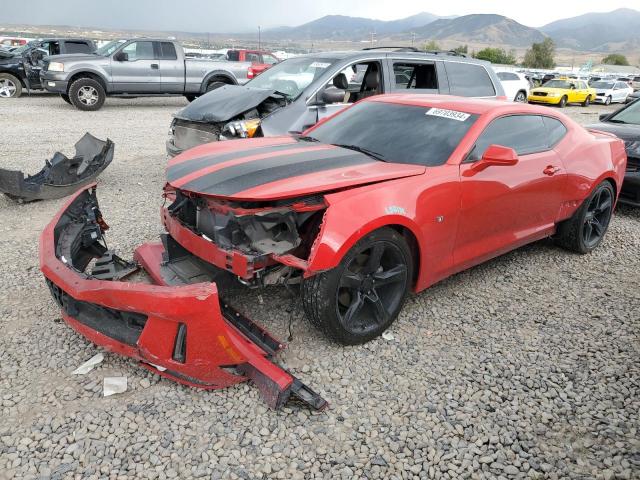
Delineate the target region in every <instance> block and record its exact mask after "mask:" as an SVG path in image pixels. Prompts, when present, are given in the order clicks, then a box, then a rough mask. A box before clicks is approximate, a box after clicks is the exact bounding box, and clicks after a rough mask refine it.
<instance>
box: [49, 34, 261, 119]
mask: <svg viewBox="0 0 640 480" xmlns="http://www.w3.org/2000/svg"><path fill="white" fill-rule="evenodd" d="M251 66H252V63H251V62H231V61H227V60H207V59H199V58H185V55H184V51H183V49H182V46H181V45H180V44H179V43H178V42H175V41H172V40H166V39H151V38H135V39H130V40H114V41H112V42H109V43H107V44H106V45H104V46H102V47H101V48H99V49H98V50H97V51H96V52H95V53H92V54H87V55H75V54H74V55H52V56H50V57H46V58H45V62H44V67H43V69H42V72H41V73H40V80H41V83H42V85H43V86H44V88H45V89H47V90H48V91H50V92H55V93H59V94H60V96H61V97H62V98H63V99H64V101H66V102H67V103H70V104H71V105H73V106H75V107H76V108H77V109H79V110H89V111H93V110H99V109H100V108H101V107H102V104H103V103H104V101H105V98H106V97H107V96H119V97H142V96H166V95H172V96H175V95H184V96H186V97H187V98H188V99H189V100H190V101H191V100H193V99H194V98H196V97H198V96H199V95H202V94H204V93H206V92H208V91H211V90H214V89H216V88H218V87H221V86H223V85H243V84H245V83H246V82H247V81H248V80H249V78H248V76H251V75H252V73H253V72H252V71H250V69H251Z"/></svg>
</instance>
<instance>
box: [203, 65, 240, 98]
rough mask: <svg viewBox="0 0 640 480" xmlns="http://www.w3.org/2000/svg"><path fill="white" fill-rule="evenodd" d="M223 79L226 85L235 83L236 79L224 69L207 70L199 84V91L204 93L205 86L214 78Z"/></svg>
mask: <svg viewBox="0 0 640 480" xmlns="http://www.w3.org/2000/svg"><path fill="white" fill-rule="evenodd" d="M217 79H218V80H220V81H223V82H225V83H227V84H228V85H237V84H238V80H237V79H236V78H235V77H234V76H233V75H231V74H230V73H229V72H227V71H225V70H214V71H213V72H209V73H208V74H207V75H206V76H205V77H204V78H203V79H202V83H201V84H200V93H205V92H206V91H207V86H208V85H209V84H210V83H211V82H213V81H216V80H217Z"/></svg>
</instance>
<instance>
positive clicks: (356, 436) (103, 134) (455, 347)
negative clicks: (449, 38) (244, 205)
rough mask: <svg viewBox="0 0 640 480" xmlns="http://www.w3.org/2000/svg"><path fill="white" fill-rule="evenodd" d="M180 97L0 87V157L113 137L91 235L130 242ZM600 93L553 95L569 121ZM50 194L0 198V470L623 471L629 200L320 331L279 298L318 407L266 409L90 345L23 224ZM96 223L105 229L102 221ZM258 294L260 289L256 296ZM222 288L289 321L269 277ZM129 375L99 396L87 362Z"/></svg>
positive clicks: (98, 374)
mask: <svg viewBox="0 0 640 480" xmlns="http://www.w3.org/2000/svg"><path fill="white" fill-rule="evenodd" d="M185 104H186V101H185V100H183V99H178V98H172V99H146V98H145V99H140V100H135V99H133V100H132V99H127V100H121V99H109V100H108V101H107V103H106V105H105V107H104V108H103V109H102V110H101V111H99V112H79V111H76V110H75V109H74V108H73V107H70V106H69V105H67V104H66V103H64V102H63V101H62V100H61V99H59V98H57V97H52V96H47V95H34V96H30V97H25V98H20V99H7V100H5V101H2V102H0V117H1V118H3V119H4V120H5V122H4V124H3V132H2V136H0V147H1V148H0V164H3V165H7V164H9V163H11V164H12V165H16V166H17V167H18V168H20V169H23V170H26V171H29V170H33V169H34V167H36V166H37V165H34V164H29V163H30V160H29V159H37V158H42V157H43V155H46V154H47V153H48V152H50V150H51V147H52V146H53V147H54V148H55V149H62V150H65V149H67V150H68V149H70V148H72V146H73V143H74V142H75V140H76V139H77V138H78V137H79V136H80V135H82V133H84V132H85V131H86V130H88V129H89V130H91V132H92V133H94V134H95V135H96V136H97V137H98V138H107V137H108V138H111V139H112V140H113V141H114V142H115V143H116V145H117V146H118V148H117V149H116V152H115V157H114V160H113V162H112V164H111V166H110V167H109V169H107V170H106V171H105V172H104V173H103V174H102V175H101V176H100V178H99V184H100V201H101V207H102V210H103V213H104V214H105V218H106V219H107V221H108V222H109V224H110V225H111V226H112V229H111V230H109V232H108V240H109V243H110V246H114V247H116V248H117V250H118V252H119V253H120V254H121V255H122V256H124V257H129V258H130V256H131V254H132V251H133V248H134V247H135V246H136V245H138V244H140V243H141V242H144V241H149V240H154V239H156V238H157V236H158V234H159V233H161V231H162V227H161V224H160V219H159V207H160V205H161V203H162V198H161V195H160V192H161V188H162V185H163V181H164V164H165V161H166V160H165V156H164V148H165V147H164V142H165V140H166V132H167V128H168V125H169V122H170V120H171V115H172V114H173V113H175V112H176V111H177V110H178V109H179V108H181V107H182V106H184V105H185ZM612 108H613V107H595V106H591V107H589V108H586V109H585V108H581V107H569V108H566V110H565V112H566V113H567V114H569V115H571V116H573V117H574V118H577V119H578V120H579V121H580V122H582V123H590V122H593V121H595V120H596V119H597V116H598V113H601V112H604V111H610V110H611V109H612ZM62 202H64V200H54V201H45V202H36V203H31V204H25V205H17V204H15V203H14V202H11V201H10V200H8V199H3V198H0V264H1V265H2V266H3V275H2V276H0V290H1V291H2V292H3V294H2V296H0V329H1V331H2V335H1V336H0V418H1V419H2V421H0V477H1V478H21V479H39V478H51V479H63V478H113V479H115V478H118V479H127V478H151V479H166V478H206V479H222V478H225V479H226V478H231V479H249V478H250V479H261V478H262V479H266V478H276V479H304V478H349V479H350V478H370V479H381V478H397V479H401V478H402V479H404V478H420V479H424V478H427V479H432V478H443V479H444V478H449V479H457V478H474V479H475V478H478V479H480V478H504V479H509V478H518V479H536V478H540V479H541V478H549V479H557V478H575V479H585V478H590V479H591V478H594V479H613V478H615V479H625V478H626V479H631V478H638V477H639V475H640V473H639V472H640V454H639V453H638V452H640V425H639V423H640V422H639V419H640V363H639V358H640V356H639V353H640V352H639V350H640V341H639V338H640V308H639V306H640V300H639V298H640V297H639V296H638V286H639V284H640V282H639V281H640V255H638V252H640V209H633V208H628V207H620V208H618V209H617V212H616V215H615V217H614V219H613V221H612V224H611V227H610V231H609V233H608V235H607V237H606V239H605V242H604V244H603V245H602V246H601V247H600V248H598V249H597V250H596V251H594V252H593V253H592V254H590V255H586V256H579V255H574V254H571V253H568V252H566V251H564V250H562V249H560V248H557V247H556V246H554V245H553V244H552V243H551V242H549V241H542V242H538V243H536V244H533V245H530V246H527V247H525V248H522V249H520V250H517V251H514V252H511V253H509V254H506V255H504V256H502V257H500V258H497V259H495V260H493V261H491V262H489V263H486V264H484V265H481V266H479V267H476V268H473V269H471V270H469V271H466V272H463V273H460V274H458V275H456V276H454V277H452V278H449V279H448V280H446V281H443V282H441V283H439V284H438V285H435V286H434V287H432V288H430V289H428V290H427V291H425V292H423V293H421V294H419V295H413V296H412V297H410V299H409V301H408V303H407V305H406V307H405V308H404V310H403V312H402V314H401V315H400V317H399V319H398V320H397V322H396V323H395V324H394V325H393V326H392V328H391V329H390V331H389V332H390V334H391V335H392V336H393V341H388V340H384V339H382V338H379V339H377V340H374V341H372V342H370V343H368V344H366V345H362V346H358V347H343V346H339V345H336V344H332V343H329V342H328V341H327V340H326V339H325V338H324V337H323V336H322V335H321V334H320V333H318V332H316V331H315V330H314V329H313V328H312V327H310V326H309V325H308V324H307V323H306V322H305V320H304V319H303V317H302V312H301V310H299V309H298V311H297V312H294V313H296V314H295V316H294V321H293V325H292V329H293V340H292V341H291V342H290V344H289V347H288V349H287V350H285V351H284V352H282V355H281V357H280V358H281V359H282V361H283V363H284V364H285V366H286V368H289V369H290V370H291V371H292V372H293V373H294V374H295V375H298V376H299V377H300V378H301V379H303V381H305V383H308V384H309V385H311V386H312V387H313V388H314V389H315V390H317V391H318V393H320V394H321V395H322V396H323V397H324V398H326V399H327V400H328V401H329V402H330V407H329V409H328V410H326V411H323V412H311V411H308V410H304V409H298V408H296V407H292V406H289V407H285V408H284V409H283V410H282V411H277V412H275V411H270V410H268V409H267V407H265V406H264V404H263V402H262V401H261V399H260V397H259V394H258V392H257V389H255V388H252V387H250V386H248V385H246V384H242V385H238V386H236V387H233V388H229V389H223V390H219V391H202V390H196V389H191V388H187V387H183V386H180V385H177V384H176V383H174V382H170V381H167V380H164V379H161V378H160V377H159V376H158V375H155V374H153V373H151V372H149V371H148V370H146V369H144V368H141V367H140V366H139V365H138V364H137V363H136V362H134V361H131V360H128V359H125V358H122V357H119V356H118V355H115V354H111V353H108V352H106V351H102V353H103V354H104V360H103V361H102V362H101V363H99V364H97V365H96V366H95V367H94V369H93V370H91V371H90V372H88V373H87V374H86V375H71V373H70V372H71V371H72V369H73V368H75V367H76V366H77V365H80V364H82V363H83V362H85V361H86V360H87V359H88V358H91V357H92V356H93V355H95V354H96V353H99V352H101V351H100V350H99V349H97V348H96V347H95V346H93V345H92V344H90V343H89V342H88V341H87V340H85V339H84V338H82V337H80V336H79V335H77V334H76V333H75V332H74V331H72V330H71V329H70V328H68V327H66V326H65V324H64V322H62V321H61V318H60V312H59V310H58V308H57V307H56V305H55V303H54V302H53V300H52V299H51V298H50V295H49V292H48V290H47V288H46V286H45V284H44V281H43V278H42V275H41V274H40V272H39V270H38V241H37V240H38V235H39V233H40V231H41V230H42V228H43V227H44V226H45V224H46V223H47V222H48V221H49V220H50V218H51V217H52V215H53V214H54V213H55V212H56V211H57V210H58V209H59V208H60V206H61V204H62ZM111 232H113V233H111ZM260 299H261V300H262V301H260ZM233 300H234V304H235V306H236V307H237V308H238V309H240V310H241V311H242V312H243V313H245V314H247V315H249V316H250V317H252V318H254V319H256V320H257V321H258V322H260V323H261V324H264V325H265V326H267V327H268V329H269V330H270V331H272V332H273V333H274V334H275V335H276V336H277V337H279V338H282V339H285V338H287V335H288V321H289V317H290V315H289V314H288V313H283V312H285V311H286V309H287V308H288V307H289V305H290V303H291V302H290V299H289V297H288V296H287V293H286V292H285V291H281V290H280V289H278V288H272V289H270V290H269V291H267V292H262V294H261V295H260V293H259V292H255V291H242V292H240V293H239V294H237V295H235V296H234V298H233ZM113 376H126V377H127V379H128V389H127V391H126V392H124V393H120V394H118V395H113V396H110V397H103V396H102V393H103V392H102V388H103V379H104V378H105V377H113Z"/></svg>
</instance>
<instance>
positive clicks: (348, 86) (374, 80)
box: [324, 62, 382, 103]
mask: <svg viewBox="0 0 640 480" xmlns="http://www.w3.org/2000/svg"><path fill="white" fill-rule="evenodd" d="M324 89H325V91H327V92H329V93H330V94H331V95H333V96H334V98H335V100H334V101H332V102H328V103H354V102H357V101H358V100H361V99H363V98H366V97H368V96H370V95H375V94H377V93H380V92H381V91H382V85H381V83H380V63H378V62H365V63H356V64H353V65H349V66H348V67H345V68H344V69H342V70H341V71H340V72H339V73H337V74H336V75H334V77H333V78H332V79H331V80H330V81H329V82H328V83H327V84H326V85H325V87H324Z"/></svg>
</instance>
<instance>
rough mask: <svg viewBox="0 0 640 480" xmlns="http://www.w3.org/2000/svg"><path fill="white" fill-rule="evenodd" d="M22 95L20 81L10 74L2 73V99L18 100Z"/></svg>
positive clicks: (0, 84) (0, 89) (0, 88)
mask: <svg viewBox="0 0 640 480" xmlns="http://www.w3.org/2000/svg"><path fill="white" fill-rule="evenodd" d="M20 95H22V84H21V83H20V80H19V79H17V78H16V77H14V76H13V75H11V74H9V73H0V98H18V97H19V96H20Z"/></svg>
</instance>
